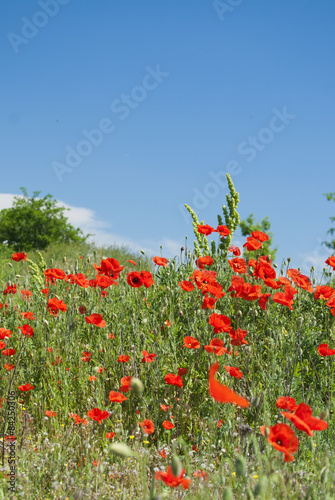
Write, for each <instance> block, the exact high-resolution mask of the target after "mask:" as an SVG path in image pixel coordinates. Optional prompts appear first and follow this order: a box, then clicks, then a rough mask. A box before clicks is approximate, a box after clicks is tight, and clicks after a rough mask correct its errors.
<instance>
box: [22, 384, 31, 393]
mask: <svg viewBox="0 0 335 500" xmlns="http://www.w3.org/2000/svg"><path fill="white" fill-rule="evenodd" d="M32 389H34V386H33V385H30V384H29V383H28V384H25V385H19V391H22V392H27V391H31V390H32Z"/></svg>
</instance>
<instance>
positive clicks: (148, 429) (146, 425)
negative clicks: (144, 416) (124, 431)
mask: <svg viewBox="0 0 335 500" xmlns="http://www.w3.org/2000/svg"><path fill="white" fill-rule="evenodd" d="M139 425H140V426H141V427H142V429H143V432H144V434H148V435H149V434H152V433H153V432H154V431H155V426H154V423H153V422H152V421H151V420H143V422H139Z"/></svg>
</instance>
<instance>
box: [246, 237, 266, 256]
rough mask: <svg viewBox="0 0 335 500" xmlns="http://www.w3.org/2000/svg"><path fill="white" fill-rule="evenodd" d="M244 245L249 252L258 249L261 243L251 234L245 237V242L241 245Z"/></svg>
mask: <svg viewBox="0 0 335 500" xmlns="http://www.w3.org/2000/svg"><path fill="white" fill-rule="evenodd" d="M243 246H244V247H247V250H248V252H251V251H253V250H258V249H259V248H261V247H262V243H261V242H260V241H258V240H256V238H253V237H252V236H248V237H247V241H246V243H244V245H243Z"/></svg>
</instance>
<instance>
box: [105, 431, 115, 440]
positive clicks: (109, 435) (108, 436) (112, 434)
mask: <svg viewBox="0 0 335 500" xmlns="http://www.w3.org/2000/svg"><path fill="white" fill-rule="evenodd" d="M114 436H115V432H107V433H106V438H107V439H113V437H114Z"/></svg>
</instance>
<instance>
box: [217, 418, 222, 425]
mask: <svg viewBox="0 0 335 500" xmlns="http://www.w3.org/2000/svg"><path fill="white" fill-rule="evenodd" d="M222 424H223V420H222V418H221V419H220V420H219V421H218V423H217V424H216V427H222Z"/></svg>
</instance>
